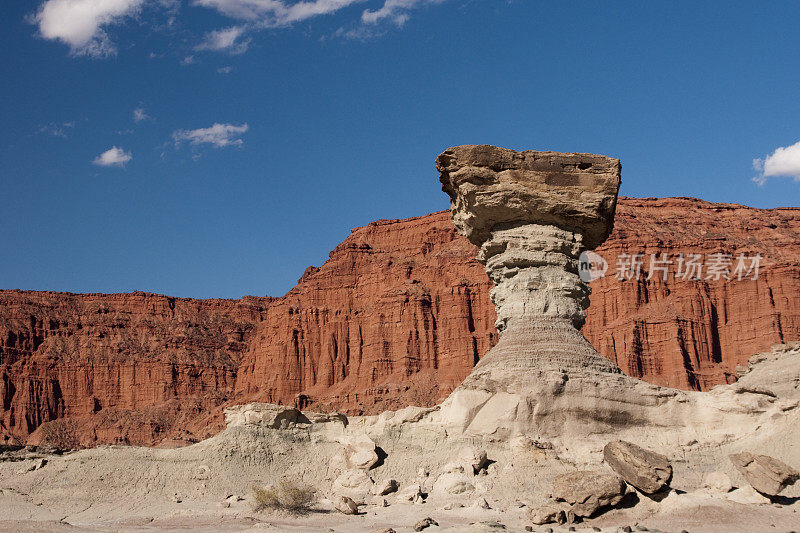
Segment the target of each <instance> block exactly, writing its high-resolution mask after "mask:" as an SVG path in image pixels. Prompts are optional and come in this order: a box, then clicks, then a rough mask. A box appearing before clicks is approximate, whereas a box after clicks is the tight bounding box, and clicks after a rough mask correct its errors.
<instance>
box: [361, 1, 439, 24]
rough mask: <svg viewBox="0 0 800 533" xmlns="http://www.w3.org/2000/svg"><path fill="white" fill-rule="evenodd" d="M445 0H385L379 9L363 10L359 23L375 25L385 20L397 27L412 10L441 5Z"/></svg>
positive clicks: (406, 18) (404, 21) (403, 22)
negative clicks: (430, 5)
mask: <svg viewBox="0 0 800 533" xmlns="http://www.w3.org/2000/svg"><path fill="white" fill-rule="evenodd" d="M444 1H445V0H386V1H385V2H384V4H383V6H382V7H381V8H380V9H376V10H375V11H371V10H369V9H366V10H364V13H362V14H361V22H363V23H364V24H377V23H378V22H381V21H382V20H384V19H386V20H389V21H391V22H393V23H394V24H395V25H397V26H402V25H403V24H405V23H406V21H407V20H408V18H409V14H408V12H409V11H411V10H412V9H415V8H418V7H422V6H424V5H428V4H441V3H442V2H444Z"/></svg>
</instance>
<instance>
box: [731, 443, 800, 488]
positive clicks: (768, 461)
mask: <svg viewBox="0 0 800 533" xmlns="http://www.w3.org/2000/svg"><path fill="white" fill-rule="evenodd" d="M729 457H730V460H731V462H732V463H733V466H735V467H736V469H737V470H738V471H739V472H741V474H742V475H743V476H744V478H745V479H746V480H747V482H748V483H750V485H751V486H752V487H753V488H754V489H756V490H757V491H758V492H760V493H761V494H766V495H767V496H777V495H778V493H780V492H781V491H782V490H783V489H785V488H786V487H788V486H789V485H793V484H794V482H795V481H797V480H798V479H800V472H798V471H797V470H795V469H794V468H792V467H791V466H789V465H787V464H786V463H784V462H782V461H779V460H777V459H775V458H774V457H770V456H768V455H753V454H752V453H750V452H742V453H735V454H732V455H730V456H729Z"/></svg>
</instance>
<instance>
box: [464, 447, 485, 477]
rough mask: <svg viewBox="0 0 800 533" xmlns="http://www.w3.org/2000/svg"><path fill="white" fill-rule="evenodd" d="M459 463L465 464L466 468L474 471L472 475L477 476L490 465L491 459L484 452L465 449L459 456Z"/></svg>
mask: <svg viewBox="0 0 800 533" xmlns="http://www.w3.org/2000/svg"><path fill="white" fill-rule="evenodd" d="M458 458H459V461H460V462H462V463H463V464H464V467H465V468H466V467H469V468H471V469H472V472H469V473H472V474H477V473H478V472H480V471H481V470H483V469H484V468H486V466H487V465H488V464H489V459H488V457H487V456H486V452H485V451H484V450H479V449H477V448H464V449H463V450H461V453H460V454H459V456H458Z"/></svg>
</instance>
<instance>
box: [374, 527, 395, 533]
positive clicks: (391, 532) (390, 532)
mask: <svg viewBox="0 0 800 533" xmlns="http://www.w3.org/2000/svg"><path fill="white" fill-rule="evenodd" d="M370 533H397V532H396V531H395V530H394V529H393V528H391V527H387V528H386V529H373V530H372V531H371V532H370Z"/></svg>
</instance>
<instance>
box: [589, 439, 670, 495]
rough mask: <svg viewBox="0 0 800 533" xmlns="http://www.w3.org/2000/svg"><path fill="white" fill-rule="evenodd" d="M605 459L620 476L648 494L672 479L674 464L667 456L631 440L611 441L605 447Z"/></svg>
mask: <svg viewBox="0 0 800 533" xmlns="http://www.w3.org/2000/svg"><path fill="white" fill-rule="evenodd" d="M603 459H605V461H606V463H608V465H609V466H610V467H611V469H612V470H613V471H614V472H615V473H616V474H617V475H619V477H621V478H622V479H623V480H625V481H627V482H628V483H630V484H631V485H633V486H634V487H636V488H637V489H639V490H640V491H642V492H644V493H646V494H654V493H656V492H658V491H659V490H661V489H663V488H664V487H665V486H666V485H667V484H668V483H669V481H670V479H672V465H670V463H669V460H668V459H667V458H666V457H664V456H663V455H660V454H658V453H655V452H651V451H650V450H645V449H644V448H642V447H640V446H637V445H636V444H633V443H630V442H626V441H623V440H617V441H612V442H609V443H608V444H606V446H605V448H603Z"/></svg>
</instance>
